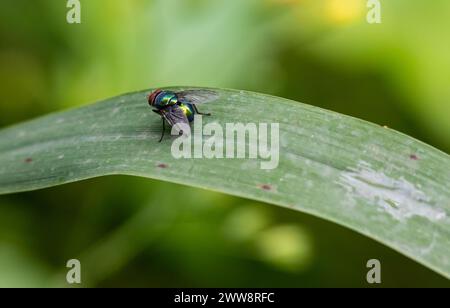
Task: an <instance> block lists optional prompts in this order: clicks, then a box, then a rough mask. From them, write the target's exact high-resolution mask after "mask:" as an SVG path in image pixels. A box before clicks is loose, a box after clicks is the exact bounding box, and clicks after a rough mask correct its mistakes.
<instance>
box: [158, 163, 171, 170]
mask: <svg viewBox="0 0 450 308" xmlns="http://www.w3.org/2000/svg"><path fill="white" fill-rule="evenodd" d="M157 167H158V168H161V169H167V168H169V165H167V164H158V165H157Z"/></svg>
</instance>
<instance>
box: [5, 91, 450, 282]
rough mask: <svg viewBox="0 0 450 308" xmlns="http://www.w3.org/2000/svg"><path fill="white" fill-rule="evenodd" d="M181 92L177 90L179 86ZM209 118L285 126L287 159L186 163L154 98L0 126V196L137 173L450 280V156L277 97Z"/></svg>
mask: <svg viewBox="0 0 450 308" xmlns="http://www.w3.org/2000/svg"><path fill="white" fill-rule="evenodd" d="M176 89H177V90H179V89H178V88H176ZM215 91H218V93H219V94H220V98H219V100H218V102H215V103H211V104H205V105H202V106H201V107H202V111H206V112H211V113H212V114H213V116H212V117H204V118H203V121H204V123H212V122H217V123H220V124H223V125H225V123H236V122H241V123H248V122H254V123H261V122H262V123H274V122H275V123H279V125H280V160H279V167H278V168H276V169H274V170H270V171H267V170H261V169H260V163H261V159H258V160H239V159H212V160H210V159H190V160H186V159H179V160H176V159H174V158H173V157H172V156H171V155H170V146H171V144H172V142H171V140H170V137H166V139H165V140H164V141H163V142H162V143H161V144H159V143H158V142H157V141H158V140H159V137H160V133H161V122H160V121H161V120H160V119H159V118H158V117H157V116H156V115H154V114H153V113H152V112H151V111H150V109H149V108H148V105H147V104H146V94H147V93H148V92H149V91H144V92H137V93H132V94H127V95H123V96H119V97H116V98H112V99H109V100H105V101H102V102H99V103H96V104H93V105H89V106H85V107H81V108H78V109H73V110H69V111H64V112H60V113H56V114H51V115H48V116H45V117H42V118H39V119H36V120H33V121H30V122H26V123H22V124H19V125H15V126H13V127H10V128H6V129H3V130H1V131H0V194H5V193H14V192H20V191H27V190H33V189H39V188H44V187H49V186H54V185H59V184H64V183H69V182H73V181H77V180H83V179H87V178H91V177H96V176H103V175H113V174H127V175H136V176H142V177H149V178H155V179H160V180H165V181H170V182H176V183H179V184H186V185H191V186H196V187H201V188H206V189H211V190H215V191H219V192H224V193H229V194H232V195H237V196H241V197H245V198H250V199H255V200H259V201H263V202H267V203H271V204H276V205H280V206H284V207H288V208H291V209H294V210H299V211H302V212H306V213H309V214H312V215H315V216H318V217H322V218H325V219H328V220H330V221H333V222H336V223H338V224H341V225H344V226H346V227H348V228H351V229H353V230H356V231H357V232H360V233H362V234H365V235H367V236H369V237H371V238H373V239H375V240H378V241H380V242H382V243H384V244H386V245H388V246H390V247H392V248H393V249H395V250H397V251H399V252H401V253H403V254H405V255H407V256H409V257H411V258H412V259H414V260H416V261H418V262H421V263H422V264H424V265H426V266H428V267H430V268H432V269H434V270H435V271H437V272H439V273H441V274H442V275H444V276H446V277H447V278H450V218H449V216H450V201H449V200H450V159H449V156H448V155H447V154H445V153H443V152H441V151H439V150H437V149H434V148H432V147H431V146H428V145H426V144H424V143H422V142H420V141H417V140H415V139H413V138H411V137H408V136H406V135H404V134H401V133H398V132H396V131H393V130H390V129H386V128H383V127H380V126H378V125H375V124H371V123H368V122H365V121H362V120H359V119H355V118H352V117H348V116H344V115H340V114H337V113H334V112H330V111H326V110H323V109H320V108H316V107H312V106H308V105H304V104H301V103H297V102H294V101H290V100H286V99H282V98H277V97H273V96H268V95H263V94H258V93H252V92H244V91H234V90H215Z"/></svg>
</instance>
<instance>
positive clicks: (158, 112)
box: [152, 109, 166, 142]
mask: <svg viewBox="0 0 450 308" xmlns="http://www.w3.org/2000/svg"><path fill="white" fill-rule="evenodd" d="M152 111H153V112H154V113H157V114H159V115H160V116H161V120H162V125H163V130H162V134H161V138H160V139H159V141H158V142H161V141H162V140H163V138H164V133H165V131H166V122H165V121H164V117H163V116H162V113H161V111H160V110H158V109H152Z"/></svg>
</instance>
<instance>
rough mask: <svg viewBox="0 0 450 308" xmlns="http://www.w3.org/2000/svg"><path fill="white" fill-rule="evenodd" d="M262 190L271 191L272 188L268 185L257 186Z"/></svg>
mask: <svg viewBox="0 0 450 308" xmlns="http://www.w3.org/2000/svg"><path fill="white" fill-rule="evenodd" d="M259 187H260V188H261V189H262V190H267V191H271V190H272V186H270V185H269V184H263V185H260V186H259Z"/></svg>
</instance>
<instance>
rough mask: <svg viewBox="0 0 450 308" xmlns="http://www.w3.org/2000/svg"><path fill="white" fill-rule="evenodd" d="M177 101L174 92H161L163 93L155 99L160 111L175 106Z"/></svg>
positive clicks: (155, 104)
mask: <svg viewBox="0 0 450 308" xmlns="http://www.w3.org/2000/svg"><path fill="white" fill-rule="evenodd" d="M177 101H178V99H177V95H176V94H175V93H174V92H170V91H161V93H159V94H158V95H157V96H156V97H155V103H154V106H155V107H156V108H158V109H162V108H164V107H167V106H173V105H175V104H176V103H177Z"/></svg>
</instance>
